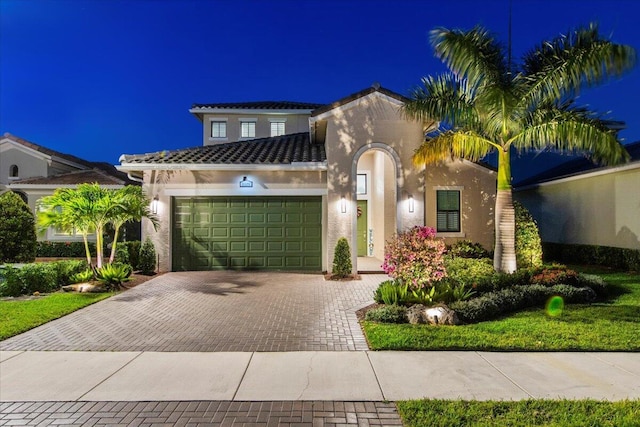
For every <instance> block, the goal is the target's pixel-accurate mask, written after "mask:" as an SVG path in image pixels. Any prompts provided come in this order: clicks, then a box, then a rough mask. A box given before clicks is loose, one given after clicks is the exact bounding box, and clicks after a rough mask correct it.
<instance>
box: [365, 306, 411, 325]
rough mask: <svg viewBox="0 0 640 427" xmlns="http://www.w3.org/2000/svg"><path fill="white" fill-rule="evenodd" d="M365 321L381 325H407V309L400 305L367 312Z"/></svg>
mask: <svg viewBox="0 0 640 427" xmlns="http://www.w3.org/2000/svg"><path fill="white" fill-rule="evenodd" d="M365 320H369V321H371V322H381V323H407V321H408V320H407V309H406V308H404V307H403V306H400V305H385V306H382V307H378V308H374V309H373V310H369V311H367V314H366V315H365Z"/></svg>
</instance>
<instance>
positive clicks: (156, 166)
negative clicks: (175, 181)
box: [116, 162, 327, 172]
mask: <svg viewBox="0 0 640 427" xmlns="http://www.w3.org/2000/svg"><path fill="white" fill-rule="evenodd" d="M116 169H118V170H119V171H122V172H139V171H146V170H197V171H240V170H243V171H245V170H261V171H290V172H293V171H326V170H327V163H326V162H293V163H284V164H282V163H279V164H262V163H257V164H256V163H242V164H225V163H223V164H220V163H213V164H212V163H208V164H206V163H179V164H165V163H122V164H121V165H118V166H116Z"/></svg>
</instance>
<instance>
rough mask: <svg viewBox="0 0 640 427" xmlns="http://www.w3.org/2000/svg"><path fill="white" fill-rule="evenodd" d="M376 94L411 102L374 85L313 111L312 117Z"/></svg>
mask: <svg viewBox="0 0 640 427" xmlns="http://www.w3.org/2000/svg"><path fill="white" fill-rule="evenodd" d="M374 92H378V93H381V94H383V95H386V96H388V97H390V98H393V99H396V100H398V101H400V102H402V103H405V102H407V101H409V98H407V97H404V96H402V95H400V94H399V93H396V92H394V91H392V90H389V89H386V88H383V87H382V86H380V85H379V84H374V85H373V86H371V87H368V88H366V89H363V90H361V91H359V92H356V93H352V94H351V95H349V96H345V97H344V98H341V99H339V100H337V101H335V102H333V103H331V104H328V105H325V106H323V107H320V108H317V109H316V110H314V111H313V113H311V117H316V116H319V115H320V114H323V113H326V112H327V111H331V110H334V109H336V108H339V107H342V106H343V105H346V104H348V103H350V102H353V101H356V100H357V99H360V98H364V97H365V96H367V95H370V94H372V93H374Z"/></svg>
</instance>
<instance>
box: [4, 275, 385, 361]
mask: <svg viewBox="0 0 640 427" xmlns="http://www.w3.org/2000/svg"><path fill="white" fill-rule="evenodd" d="M385 278H386V276H383V275H363V276H362V280H358V281H350V282H333V281H325V280H324V279H323V277H322V276H321V275H317V274H316V275H313V274H293V273H266V272H227V271H221V272H181V273H167V274H164V275H162V276H160V277H157V278H155V279H153V280H150V281H148V282H146V283H143V284H141V285H139V286H137V287H135V288H133V289H130V290H128V291H126V292H124V293H122V294H120V295H117V296H115V297H112V298H109V299H107V300H105V301H101V302H99V303H96V304H94V305H92V306H89V307H86V308H84V309H82V310H79V311H77V312H75V313H72V314H70V315H68V316H65V317H63V318H61V319H58V320H55V321H53V322H50V323H47V324H45V325H42V326H40V327H38V328H36V329H33V330H31V331H28V332H26V333H24V334H21V335H18V336H15V337H13V338H9V339H8V340H5V341H3V342H0V349H2V350H83V351H187V352H192V351H195V352H199V351H207V352H209V351H335V350H367V345H366V341H365V338H364V336H363V334H362V331H361V330H360V327H359V325H358V322H357V319H356V315H355V311H356V310H357V309H359V308H361V307H363V306H365V305H367V304H369V303H371V302H372V295H373V291H374V290H375V288H376V287H377V285H378V284H379V283H380V282H381V281H383V280H384V279H385Z"/></svg>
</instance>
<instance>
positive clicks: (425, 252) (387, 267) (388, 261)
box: [382, 226, 447, 289]
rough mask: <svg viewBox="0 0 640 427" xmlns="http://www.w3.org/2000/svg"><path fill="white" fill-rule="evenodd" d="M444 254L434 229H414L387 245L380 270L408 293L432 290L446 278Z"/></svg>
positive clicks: (442, 244)
mask: <svg viewBox="0 0 640 427" xmlns="http://www.w3.org/2000/svg"><path fill="white" fill-rule="evenodd" d="M445 250H446V248H445V244H444V241H443V240H442V239H436V231H435V229H433V228H431V227H420V226H416V227H413V228H412V229H410V230H408V231H405V232H403V233H400V234H398V235H397V236H395V237H394V238H393V239H391V240H390V241H388V242H387V244H386V245H385V248H384V253H385V255H384V262H383V263H382V269H383V270H384V272H385V273H387V274H388V275H389V276H391V277H392V278H394V279H397V280H399V281H401V282H402V283H404V284H407V285H408V286H409V288H411V289H423V288H426V287H431V286H434V284H435V283H436V282H438V281H439V280H440V279H442V278H444V277H446V276H447V271H446V269H445V266H444V257H443V255H444V252H445Z"/></svg>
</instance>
